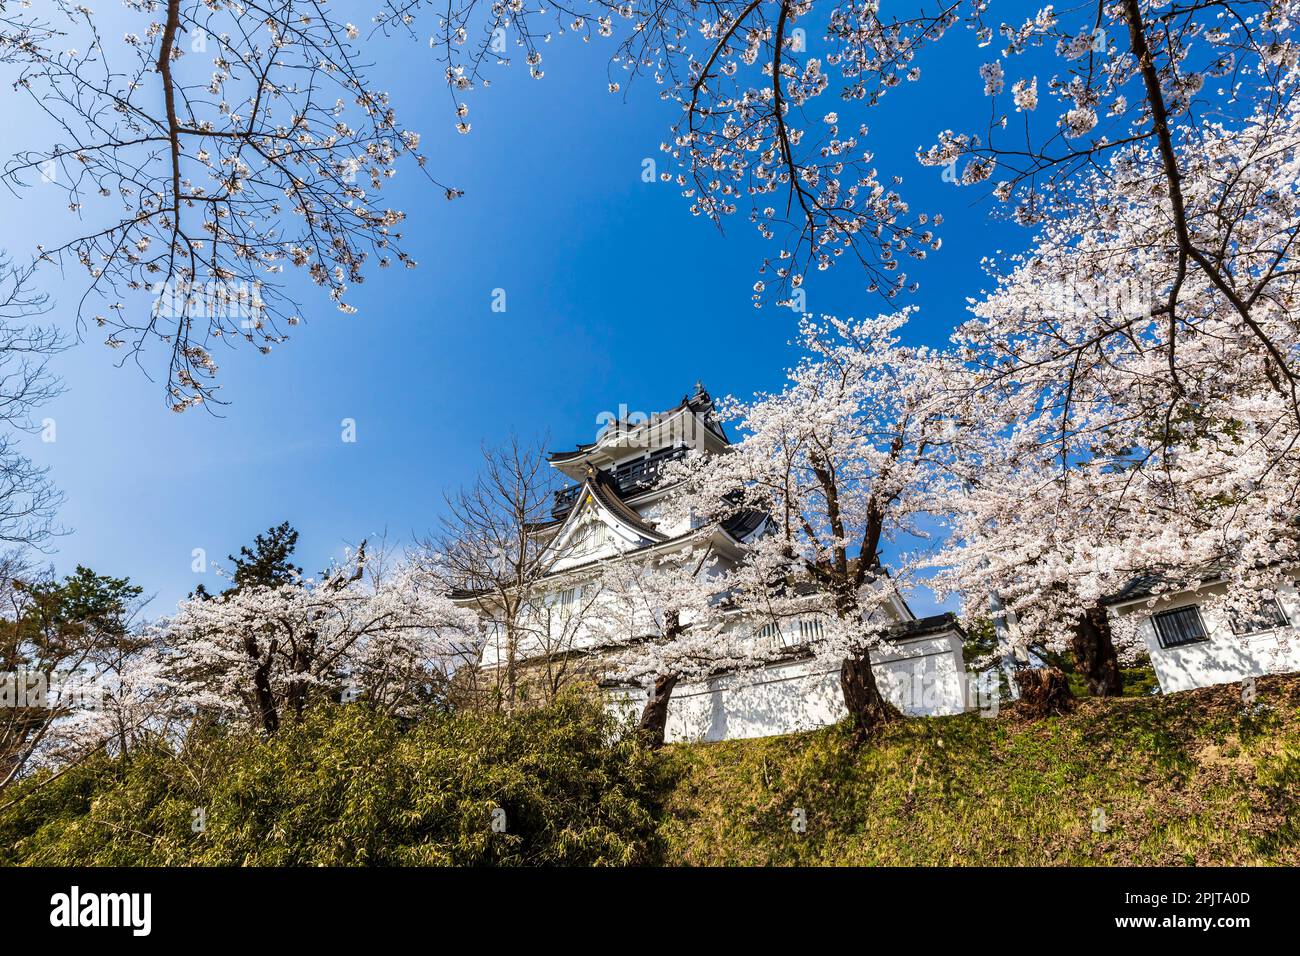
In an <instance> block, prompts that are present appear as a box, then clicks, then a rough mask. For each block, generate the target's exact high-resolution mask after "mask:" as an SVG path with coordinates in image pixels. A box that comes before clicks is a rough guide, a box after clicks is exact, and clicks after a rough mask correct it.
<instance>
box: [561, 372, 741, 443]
mask: <svg viewBox="0 0 1300 956" xmlns="http://www.w3.org/2000/svg"><path fill="white" fill-rule="evenodd" d="M683 409H690V410H691V411H692V412H694V413H695V414H697V415H699V416H700V417H701V418H702V419H703V420H704V423H705V425H706V426H707V427H708V428H709V430H710V431H712V432H713V433H714V434H715V435H717V436H718V437H719V438H721V439H722V440H723V441H727V440H728V439H727V433H726V432H725V431H724V430H723V428H722V426H721V425H720V424H719V423H718V422H717V420H716V417H715V416H714V414H713V397H712V396H711V395H709V393H708V390H707V389H705V388H704V386H703V385H699V384H697V385H696V389H695V394H693V395H683V396H682V400H681V401H680V402H678V403H677V404H676V405H674V406H673V407H672V408H670V409H668V410H667V411H664V412H658V413H657V414H655V415H652V416H651V419H650V421H649V422H647V423H646V424H645V425H642V426H635V427H633V428H631V429H630V430H631V431H633V432H635V431H636V430H638V429H639V428H642V427H653V426H654V423H655V422H656V421H660V422H661V421H663V420H664V419H667V418H669V417H670V416H672V415H675V414H676V413H677V412H679V411H681V410H683ZM598 444H600V440H599V439H597V440H596V441H593V442H584V443H580V444H579V445H578V447H577V448H574V449H573V450H572V451H557V452H551V454H550V456H549V460H550V461H553V462H561V461H570V460H572V459H574V458H581V457H582V456H583V455H585V454H586V453H587V452H589V451H591V449H593V448H595V447H596V446H597V445H598Z"/></svg>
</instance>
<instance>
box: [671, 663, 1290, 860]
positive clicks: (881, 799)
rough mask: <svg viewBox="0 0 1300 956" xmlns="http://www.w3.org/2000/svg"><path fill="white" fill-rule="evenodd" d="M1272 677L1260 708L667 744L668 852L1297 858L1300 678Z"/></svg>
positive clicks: (1226, 703)
mask: <svg viewBox="0 0 1300 956" xmlns="http://www.w3.org/2000/svg"><path fill="white" fill-rule="evenodd" d="M1258 686H1259V698H1258V700H1257V706H1256V707H1254V708H1251V709H1250V710H1247V709H1245V708H1243V706H1242V702H1241V696H1240V692H1239V689H1238V688H1237V687H1235V686H1227V687H1213V688H1206V689H1203V690H1198V691H1191V692H1187V693H1180V694H1174V695H1169V696H1164V697H1147V698H1126V699H1115V698H1092V699H1086V700H1081V701H1080V702H1079V703H1078V706H1077V709H1076V710H1075V711H1074V713H1072V714H1070V715H1068V716H1064V717H1055V718H1050V719H1047V720H1043V721H1034V722H1027V721H1022V720H1020V719H1018V718H1017V717H1016V716H1015V714H1014V713H1013V712H1012V711H1004V712H1003V713H1002V714H1001V715H1000V716H999V717H998V718H996V719H986V718H983V717H981V716H979V715H977V714H965V715H962V716H958V717H942V718H933V719H927V720H911V721H903V722H898V723H894V724H891V725H889V726H888V727H886V728H885V729H884V730H883V731H882V732H881V733H880V735H879V736H878V738H877V739H876V740H875V742H874V744H873V746H871V747H866V748H863V747H855V746H854V743H853V739H852V737H851V735H850V734H849V733H847V732H846V730H845V728H843V727H832V728H827V729H825V730H819V731H814V732H812V733H807V734H794V735H790V736H786V737H769V738H764V739H761V740H743V741H742V740H738V741H729V742H726V743H722V744H714V745H707V746H686V747H669V748H668V749H667V750H666V751H665V754H666V757H667V759H668V760H669V761H670V762H671V765H672V766H671V772H672V774H673V775H674V778H675V786H674V789H673V791H672V794H671V796H670V797H669V800H668V802H667V804H666V807H665V819H664V823H663V838H664V840H665V842H666V853H667V856H666V859H668V860H669V861H671V862H673V863H679V864H688V865H712V866H717V865H755V866H759V865H823V864H833V865H871V866H875V865H882V866H900V865H904V866H910V865H923V866H960V865H971V866H979V865H984V866H987V865H1028V866H1042V865H1092V864H1096V865H1107V866H1115V865H1127V866H1136V865H1180V866H1181V865H1187V866H1208V865H1218V866H1222V865H1260V864H1270V863H1272V864H1283V865H1296V864H1297V863H1300V677H1296V676H1286V677H1268V678H1263V679H1261V680H1260V682H1259V685H1258ZM1261 705H1262V706H1261ZM796 810H802V811H803V815H804V817H805V818H806V821H807V826H806V830H805V832H803V833H799V832H797V831H796V830H795V828H794V825H793V824H794V822H795V819H796V817H795V811H796ZM1099 810H1100V811H1101V813H1098V812H1097V811H1099ZM1094 824H1096V825H1097V826H1099V827H1100V828H1101V829H1100V831H1096V830H1094Z"/></svg>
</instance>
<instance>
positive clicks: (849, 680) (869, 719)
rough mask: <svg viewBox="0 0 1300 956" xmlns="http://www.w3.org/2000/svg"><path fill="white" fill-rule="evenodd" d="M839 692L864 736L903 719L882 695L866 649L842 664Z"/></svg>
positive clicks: (869, 654)
mask: <svg viewBox="0 0 1300 956" xmlns="http://www.w3.org/2000/svg"><path fill="white" fill-rule="evenodd" d="M840 690H841V691H842V692H843V694H844V706H845V707H846V708H848V711H849V717H850V718H852V720H853V723H854V726H855V727H856V728H857V730H858V731H859V732H861V733H868V734H869V733H871V732H872V731H874V730H876V729H877V728H879V727H881V726H882V725H884V724H886V723H888V722H889V721H891V720H896V719H897V718H898V717H899V716H900V715H899V713H898V708H896V707H895V706H894V705H893V704H891V703H890V702H889V701H888V700H886V699H885V696H884V695H883V694H881V693H880V687H879V686H878V685H877V684H876V675H875V673H873V672H872V670H871V652H870V651H869V650H866V649H865V648H864V649H863V650H862V651H860V652H859V653H858V655H857V656H856V657H850V658H847V659H846V660H845V661H844V663H842V664H841V665H840Z"/></svg>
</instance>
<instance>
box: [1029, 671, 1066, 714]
mask: <svg viewBox="0 0 1300 956" xmlns="http://www.w3.org/2000/svg"><path fill="white" fill-rule="evenodd" d="M1016 685H1017V686H1018V687H1019V688H1020V705H1019V710H1020V713H1021V714H1023V715H1024V716H1026V717H1032V718H1035V719H1036V718H1039V717H1050V716H1052V715H1053V714H1065V713H1069V711H1070V710H1072V709H1073V708H1074V694H1072V693H1071V692H1070V681H1069V679H1068V678H1067V677H1066V676H1065V672H1064V671H1062V670H1061V669H1060V668H1056V667H1026V668H1024V669H1022V670H1018V671H1016Z"/></svg>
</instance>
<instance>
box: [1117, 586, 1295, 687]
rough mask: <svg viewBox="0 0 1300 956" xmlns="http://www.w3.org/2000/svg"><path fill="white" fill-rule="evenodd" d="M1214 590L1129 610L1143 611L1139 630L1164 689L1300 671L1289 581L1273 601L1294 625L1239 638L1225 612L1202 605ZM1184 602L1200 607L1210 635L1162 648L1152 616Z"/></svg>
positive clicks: (1183, 605)
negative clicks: (1194, 640) (1186, 643)
mask: <svg viewBox="0 0 1300 956" xmlns="http://www.w3.org/2000/svg"><path fill="white" fill-rule="evenodd" d="M1213 593H1214V589H1207V590H1206V591H1205V592H1204V593H1202V594H1199V595H1198V594H1180V595H1178V596H1176V597H1173V598H1169V599H1168V600H1165V601H1162V602H1161V603H1160V604H1158V605H1157V606H1156V607H1154V608H1145V607H1144V608H1141V610H1139V611H1136V612H1132V613H1140V614H1142V615H1143V621H1142V623H1141V624H1140V625H1139V633H1140V634H1141V635H1142V639H1143V640H1144V641H1145V642H1146V646H1147V651H1148V652H1149V653H1150V655H1151V666H1152V667H1153V668H1154V669H1155V672H1156V677H1157V678H1158V679H1159V680H1160V689H1161V690H1162V691H1163V692H1164V693H1166V694H1168V693H1171V692H1174V691H1180V690H1191V689H1193V688H1196V687H1209V686H1211V685H1214V684H1231V683H1236V682H1237V681H1240V680H1241V679H1242V678H1245V677H1249V676H1261V675H1264V674H1281V673H1285V672H1288V671H1300V630H1297V628H1296V627H1295V622H1300V594H1297V591H1296V588H1295V585H1294V583H1291V582H1287V583H1283V584H1281V585H1279V587H1278V591H1277V598H1278V603H1279V604H1280V605H1281V606H1282V610H1283V611H1285V612H1286V616H1287V618H1288V619H1289V620H1291V621H1292V622H1293V625H1292V626H1291V627H1284V628H1278V629H1276V630H1272V631H1263V632H1261V633H1259V634H1250V635H1243V636H1239V635H1237V634H1234V633H1233V632H1232V625H1231V624H1230V623H1229V621H1228V617H1227V614H1226V613H1225V612H1223V611H1222V610H1220V609H1217V608H1212V607H1205V606H1203V602H1204V601H1205V600H1206V598H1207V597H1209V596H1210V595H1212V594H1213ZM1188 605H1198V606H1200V612H1201V620H1202V621H1203V622H1204V623H1205V630H1206V631H1207V632H1208V634H1209V637H1210V639H1209V640H1208V641H1203V642H1201V643H1199V644H1189V645H1187V646H1184V647H1170V648H1163V647H1161V646H1160V641H1159V639H1158V638H1157V636H1156V627H1155V622H1154V621H1153V620H1152V615H1153V614H1155V613H1158V612H1160V611H1166V610H1173V609H1174V608H1179V607H1186V606H1188Z"/></svg>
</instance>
